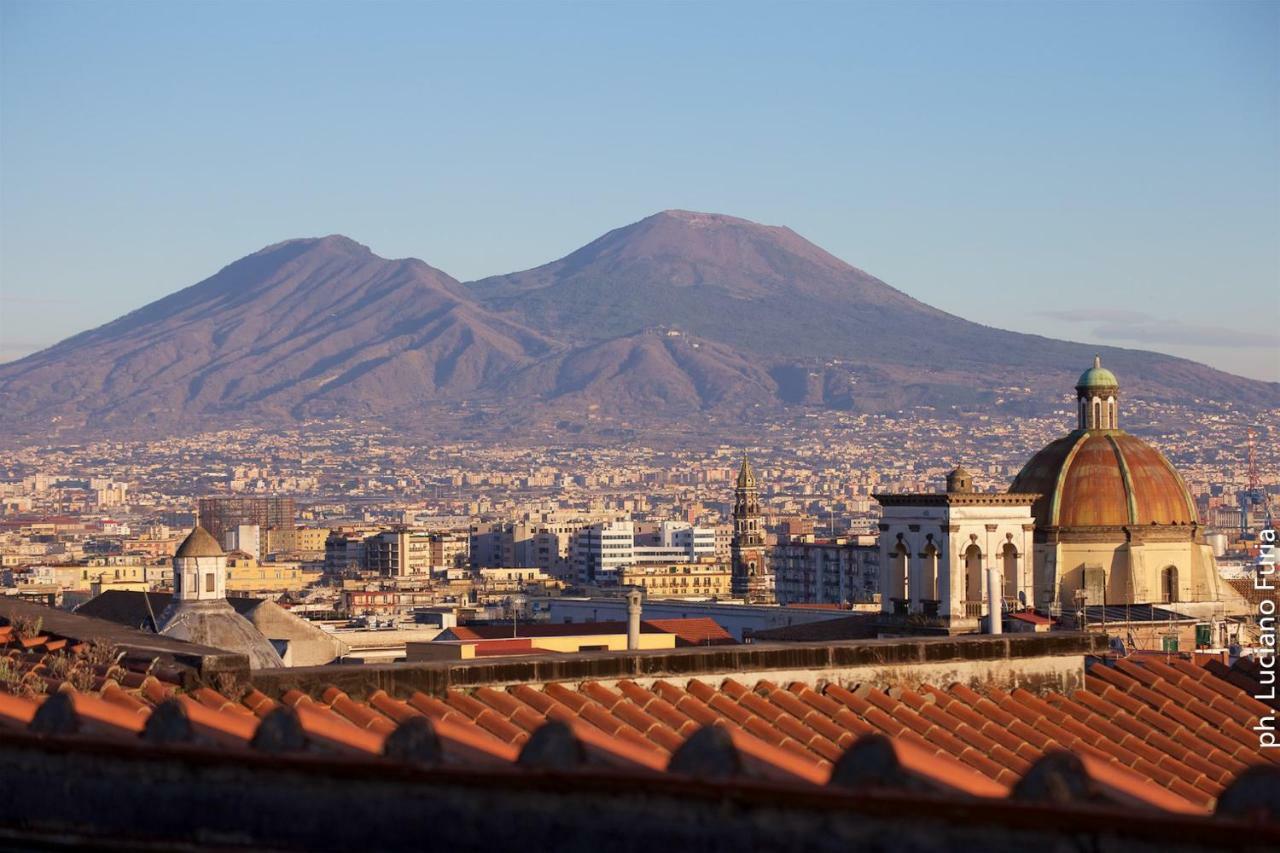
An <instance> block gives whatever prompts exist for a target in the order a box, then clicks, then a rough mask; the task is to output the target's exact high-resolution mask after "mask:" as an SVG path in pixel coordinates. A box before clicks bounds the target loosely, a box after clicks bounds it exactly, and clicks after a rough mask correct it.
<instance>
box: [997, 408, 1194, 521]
mask: <svg viewBox="0 0 1280 853" xmlns="http://www.w3.org/2000/svg"><path fill="white" fill-rule="evenodd" d="M1009 491H1010V492H1032V493H1036V494H1039V495H1040V497H1039V498H1038V499H1037V500H1036V502H1035V503H1034V504H1033V505H1032V508H1031V511H1032V513H1033V514H1034V515H1035V518H1036V526H1037V527H1039V528H1041V529H1044V528H1047V527H1120V526H1132V525H1151V524H1160V525H1175V524H1184V525H1191V524H1196V523H1197V521H1196V508H1195V501H1193V500H1192V498H1191V493H1190V492H1188V491H1187V487H1186V484H1185V483H1183V482H1182V478H1181V477H1180V476H1178V472H1177V471H1176V470H1174V467H1173V465H1171V464H1170V463H1169V460H1168V459H1165V458H1164V455H1163V454H1161V453H1160V451H1158V450H1156V449H1155V448H1154V447H1152V446H1151V445H1149V444H1147V443H1146V442H1145V441H1143V440H1142V439H1139V438H1135V437H1134V436H1132V435H1129V434H1128V433H1126V432H1123V431H1121V430H1076V431H1075V432H1072V433H1071V434H1069V435H1067V436H1065V437H1063V438H1060V439H1058V440H1057V441H1054V442H1052V443H1051V444H1049V445H1048V446H1047V447H1045V448H1044V449H1043V450H1041V451H1040V452H1039V453H1037V454H1036V455H1035V456H1033V457H1031V461H1029V462H1028V463H1027V464H1026V465H1025V466H1023V468H1022V470H1021V471H1020V472H1019V473H1018V476H1017V477H1015V478H1014V480H1013V485H1012V486H1010V487H1009Z"/></svg>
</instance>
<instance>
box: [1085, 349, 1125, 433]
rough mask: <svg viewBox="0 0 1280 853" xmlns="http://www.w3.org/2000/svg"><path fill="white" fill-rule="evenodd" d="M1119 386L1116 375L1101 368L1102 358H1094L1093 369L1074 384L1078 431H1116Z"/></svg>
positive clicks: (1117, 426) (1117, 425) (1117, 424)
mask: <svg viewBox="0 0 1280 853" xmlns="http://www.w3.org/2000/svg"><path fill="white" fill-rule="evenodd" d="M1119 396H1120V383H1119V382H1117V381H1116V375H1115V374H1114V373H1112V372H1111V371H1110V370H1107V369H1106V368H1105V367H1103V366H1102V357H1101V356H1097V355H1095V356H1094V357H1093V367H1090V368H1089V369H1088V370H1086V371H1085V372H1084V373H1081V374H1080V379H1079V381H1077V382H1076V410H1077V413H1078V415H1079V419H1080V420H1079V424H1080V425H1079V428H1080V429H1086V430H1093V429H1119V428H1120V422H1119V419H1118V415H1119V411H1118V408H1117V405H1118V398H1119Z"/></svg>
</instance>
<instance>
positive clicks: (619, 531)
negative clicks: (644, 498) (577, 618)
mask: <svg viewBox="0 0 1280 853" xmlns="http://www.w3.org/2000/svg"><path fill="white" fill-rule="evenodd" d="M635 540H636V530H635V524H633V523H632V522H631V521H605V522H600V523H597V524H589V525H587V526H585V527H583V528H582V529H581V530H579V531H578V533H577V534H576V535H575V536H574V540H573V562H574V568H575V569H576V570H577V575H578V580H579V582H581V583H602V582H603V583H608V582H610V581H612V580H614V579H615V578H616V577H617V573H618V567H619V566H629V565H631V564H632V563H634V562H635V560H636V557H635V550H636V542H635Z"/></svg>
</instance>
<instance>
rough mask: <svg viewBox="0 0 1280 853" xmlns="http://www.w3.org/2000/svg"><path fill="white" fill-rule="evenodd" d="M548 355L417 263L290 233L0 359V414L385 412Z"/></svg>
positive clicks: (169, 420)
mask: <svg viewBox="0 0 1280 853" xmlns="http://www.w3.org/2000/svg"><path fill="white" fill-rule="evenodd" d="M555 348H556V347H555V344H554V343H553V342H552V341H550V340H549V339H548V338H546V337H545V336H543V335H540V334H539V333H537V332H535V331H533V330H531V329H529V328H526V327H524V326H522V325H520V324H519V323H516V322H513V321H511V320H507V319H504V318H501V317H497V316H494V315H493V314H492V312H490V311H488V310H487V309H485V308H483V307H481V306H480V305H478V304H476V302H475V301H474V300H473V299H472V298H471V297H470V295H469V294H468V292H467V291H466V289H465V288H463V287H462V286H461V285H459V283H458V282H457V281H455V280H454V279H452V278H450V277H449V276H448V275H446V274H445V273H443V272H441V271H440V270H437V269H434V268H432V267H430V266H428V265H426V264H425V263H423V262H422V261H418V260H396V261H393V260H386V259H383V258H379V257H378V256H376V255H374V254H373V253H372V252H371V251H369V249H368V248H366V247H365V246H362V245H360V244H359V243H356V242H354V241H352V240H349V239H347V238H345V237H338V236H331V237H325V238H322V239H314V240H290V241H288V242H284V243H278V244H276V245H274V246H268V247H267V248H265V249H263V250H261V251H259V252H256V253H254V254H252V255H249V256H248V257H246V258H243V259H241V260H239V261H236V262H235V263H233V264H231V265H230V266H228V267H226V268H224V269H223V270H221V271H220V272H218V273H217V274H216V275H214V276H212V277H210V278H207V279H205V280H204V281H202V282H200V283H199V284H196V285H193V286H191V287H188V288H186V289H185V290H181V291H179V292H177V293H174V294H172V295H171V296H167V297H165V298H163V299H160V300H158V301H156V302H153V303H151V304H150V305H147V306H145V307H144V308H141V309H139V310H137V311H134V312H132V313H130V314H127V315H125V316H123V317H121V318H119V319H117V320H114V321H112V322H110V323H107V324H106V325H104V326H100V327H99V328H97V329H93V330H92V331H88V332H84V333H82V334H79V335H76V336H75V337H72V338H69V339H67V340H65V341H63V342H61V343H59V344H57V345H55V346H53V347H51V348H49V349H47V350H44V351H42V352H39V353H35V354H34V355H31V356H28V357H27V358H24V359H22V360H20V361H17V362H14V363H12V364H7V365H3V366H0V401H3V404H4V414H3V416H0V417H2V422H4V423H6V424H9V423H12V422H19V423H22V422H31V421H33V420H48V419H50V418H59V419H61V421H62V422H63V423H70V424H72V425H75V424H80V423H83V424H85V425H86V426H89V427H91V428H103V429H110V428H112V427H117V426H119V427H133V426H141V425H145V424H148V423H150V424H154V425H156V426H166V425H169V424H182V425H184V426H187V427H190V426H192V425H193V424H197V423H204V424H208V425H211V426H220V425H225V424H232V423H239V422H241V421H243V420H245V419H246V417H247V418H248V419H250V420H253V421H258V422H268V423H269V422H272V421H278V420H292V419H297V418H303V417H312V416H321V417H322V416H329V415H334V414H347V415H370V416H382V415H394V414H396V413H399V412H411V411H413V410H414V409H415V408H416V407H419V406H421V405H423V404H426V403H430V402H433V401H437V400H441V399H452V398H457V397H460V396H465V395H467V394H470V393H473V392H475V391H476V390H477V389H478V388H481V387H483V386H484V385H485V384H486V383H488V382H491V381H493V380H495V379H497V378H499V377H502V376H505V375H507V373H509V372H510V371H512V370H514V369H518V368H519V367H521V366H524V365H526V364H529V363H532V362H533V361H534V360H536V359H537V358H538V357H541V356H544V355H546V354H548V353H550V352H552V351H553V350H554V349H555Z"/></svg>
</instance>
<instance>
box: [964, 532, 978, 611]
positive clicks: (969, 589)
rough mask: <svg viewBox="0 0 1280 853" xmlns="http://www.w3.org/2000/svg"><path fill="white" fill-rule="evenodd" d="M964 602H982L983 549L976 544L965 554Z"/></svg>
mask: <svg viewBox="0 0 1280 853" xmlns="http://www.w3.org/2000/svg"><path fill="white" fill-rule="evenodd" d="M964 600H965V601H982V549H981V548H979V547H978V543H976V542H975V543H973V544H972V545H970V546H969V547H968V548H967V549H966V550H965V552H964Z"/></svg>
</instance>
